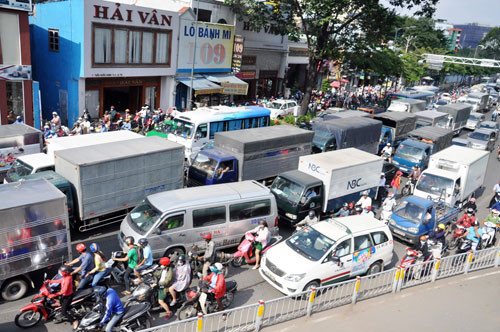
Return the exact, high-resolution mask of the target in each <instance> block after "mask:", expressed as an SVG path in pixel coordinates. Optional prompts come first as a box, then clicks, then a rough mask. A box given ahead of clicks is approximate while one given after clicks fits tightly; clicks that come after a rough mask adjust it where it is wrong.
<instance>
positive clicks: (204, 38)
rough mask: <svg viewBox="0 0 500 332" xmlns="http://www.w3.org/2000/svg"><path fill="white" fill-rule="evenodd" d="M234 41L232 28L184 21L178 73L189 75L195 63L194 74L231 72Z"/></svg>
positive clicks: (180, 41) (180, 36)
mask: <svg viewBox="0 0 500 332" xmlns="http://www.w3.org/2000/svg"><path fill="white" fill-rule="evenodd" d="M195 39H196V40H195ZM233 41H234V26H232V25H226V24H213V23H206V22H193V21H184V20H183V21H181V30H180V31H179V58H178V61H177V72H179V73H190V72H191V70H192V68H193V59H194V72H195V73H223V72H230V71H231V63H232V59H233V57H232V56H233ZM195 44H196V49H195Z"/></svg>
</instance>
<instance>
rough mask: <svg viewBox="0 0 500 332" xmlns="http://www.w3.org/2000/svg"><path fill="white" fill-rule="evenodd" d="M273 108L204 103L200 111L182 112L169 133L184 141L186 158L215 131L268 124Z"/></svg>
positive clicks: (169, 135)
mask: <svg viewBox="0 0 500 332" xmlns="http://www.w3.org/2000/svg"><path fill="white" fill-rule="evenodd" d="M270 115H271V111H270V110H269V109H267V108H264V107H260V106H242V107H229V106H215V107H200V108H198V109H197V110H196V111H189V112H183V113H179V114H178V115H177V116H176V117H175V118H174V119H173V122H172V129H171V130H170V131H169V133H168V139H169V140H170V141H173V142H176V143H179V144H182V145H184V153H185V156H186V159H188V160H189V159H190V157H191V156H192V155H193V154H195V153H197V152H198V151H199V150H200V149H201V147H202V146H204V145H205V144H207V143H208V142H209V141H210V140H213V139H214V136H215V133H217V132H220V131H231V130H240V129H250V128H260V127H267V126H269V124H270Z"/></svg>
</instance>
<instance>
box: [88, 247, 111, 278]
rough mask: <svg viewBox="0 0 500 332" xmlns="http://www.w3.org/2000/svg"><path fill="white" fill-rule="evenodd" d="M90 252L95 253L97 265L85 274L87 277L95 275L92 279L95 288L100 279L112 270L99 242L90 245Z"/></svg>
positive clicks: (95, 263)
mask: <svg viewBox="0 0 500 332" xmlns="http://www.w3.org/2000/svg"><path fill="white" fill-rule="evenodd" d="M90 252H92V253H93V254H94V265H95V267H94V268H93V269H92V270H91V271H89V272H88V273H87V274H86V275H85V278H87V277H88V276H90V275H94V278H93V279H92V288H94V287H96V286H97V284H98V283H99V281H101V280H102V279H103V278H104V277H105V276H107V275H108V274H109V273H110V270H109V269H107V268H106V256H104V254H103V253H102V251H101V250H100V248H99V245H98V244H97V243H92V244H91V245H90Z"/></svg>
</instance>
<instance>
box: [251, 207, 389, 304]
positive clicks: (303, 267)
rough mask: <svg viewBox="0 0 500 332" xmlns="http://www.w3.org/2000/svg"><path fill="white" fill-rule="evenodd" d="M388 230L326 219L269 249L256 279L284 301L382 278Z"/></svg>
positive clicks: (371, 221)
mask: <svg viewBox="0 0 500 332" xmlns="http://www.w3.org/2000/svg"><path fill="white" fill-rule="evenodd" d="M392 250H393V239H392V234H391V232H390V230H389V227H388V226H387V225H386V224H384V223H383V222H381V221H379V220H377V219H375V218H373V217H371V216H369V215H357V216H350V217H344V218H331V219H328V220H326V221H322V222H319V223H317V224H315V225H313V226H311V227H307V228H304V229H303V230H302V231H299V232H297V233H294V234H293V235H292V236H291V237H289V238H288V239H287V240H286V241H284V242H281V243H279V244H277V245H275V246H274V247H272V248H271V249H269V250H268V251H267V252H266V254H265V255H264V257H263V258H262V262H261V268H260V269H259V272H260V275H261V276H262V278H264V280H266V281H267V282H268V283H269V284H271V285H272V286H273V287H274V288H276V289H277V290H279V291H280V292H282V293H284V294H286V295H297V294H299V293H301V292H302V291H306V290H308V289H309V288H310V287H319V286H323V285H327V284H330V283H334V282H339V281H342V280H345V279H348V278H352V277H355V276H358V275H362V274H374V273H378V272H381V271H382V270H383V268H384V266H387V265H388V264H390V263H391V260H392Z"/></svg>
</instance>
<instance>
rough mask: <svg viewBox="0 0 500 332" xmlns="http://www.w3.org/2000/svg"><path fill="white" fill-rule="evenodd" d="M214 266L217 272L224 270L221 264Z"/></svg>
mask: <svg viewBox="0 0 500 332" xmlns="http://www.w3.org/2000/svg"><path fill="white" fill-rule="evenodd" d="M214 266H215V268H216V269H217V270H219V271H222V269H223V268H224V266H222V264H221V263H215V264H214Z"/></svg>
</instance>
